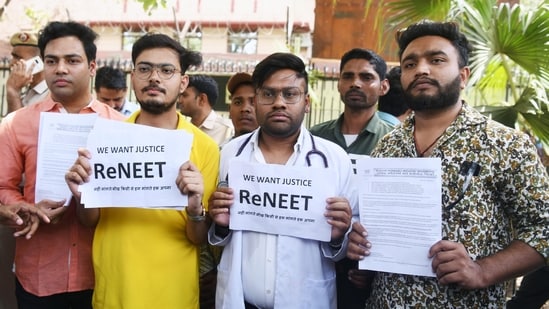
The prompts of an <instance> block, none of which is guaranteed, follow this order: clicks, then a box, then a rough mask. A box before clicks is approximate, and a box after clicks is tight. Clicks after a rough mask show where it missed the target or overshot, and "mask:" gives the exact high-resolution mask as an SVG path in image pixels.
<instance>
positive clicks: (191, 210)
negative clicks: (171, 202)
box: [175, 161, 210, 245]
mask: <svg viewBox="0 0 549 309" xmlns="http://www.w3.org/2000/svg"><path fill="white" fill-rule="evenodd" d="M175 183H176V185H177V187H178V188H179V191H181V193H182V194H185V195H187V196H188V202H189V205H187V208H186V209H185V211H186V214H187V219H188V220H187V226H186V233H187V237H188V238H189V240H190V241H191V242H192V243H194V244H195V245H202V244H204V243H205V242H206V237H207V233H208V227H209V224H210V221H209V220H207V219H206V217H205V216H203V214H204V211H205V209H204V205H203V204H202V196H203V194H204V180H203V177H202V174H201V173H200V171H199V170H198V168H197V167H196V166H195V165H194V164H193V163H191V162H190V161H187V162H185V163H183V165H181V167H180V168H179V175H178V176H177V179H176V180H175Z"/></svg>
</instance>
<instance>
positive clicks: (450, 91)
mask: <svg viewBox="0 0 549 309" xmlns="http://www.w3.org/2000/svg"><path fill="white" fill-rule="evenodd" d="M430 81H431V82H432V84H433V85H435V86H436V87H437V89H438V93H436V94H434V95H425V94H419V95H415V96H414V95H413V94H412V87H413V86H414V83H411V84H410V85H409V86H408V88H406V91H404V97H405V99H406V103H407V104H408V107H409V108H410V109H411V110H413V111H425V110H440V109H444V108H446V107H449V106H452V105H454V104H456V103H457V102H458V100H459V95H460V92H461V78H460V76H459V75H458V76H456V78H455V79H454V80H453V81H451V82H450V83H449V84H447V85H445V86H444V87H443V86H441V85H440V83H439V82H438V81H436V80H433V79H430Z"/></svg>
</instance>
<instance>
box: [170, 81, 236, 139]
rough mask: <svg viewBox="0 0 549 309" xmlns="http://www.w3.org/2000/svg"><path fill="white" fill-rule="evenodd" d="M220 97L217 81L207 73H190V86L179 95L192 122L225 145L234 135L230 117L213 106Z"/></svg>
mask: <svg viewBox="0 0 549 309" xmlns="http://www.w3.org/2000/svg"><path fill="white" fill-rule="evenodd" d="M218 97H219V89H218V87H217V82H216V81H215V80H214V79H213V78H211V77H210V76H207V75H190V76H189V86H188V87H187V89H185V91H184V92H183V93H182V94H181V96H180V97H179V107H180V109H181V113H182V114H183V115H185V116H188V117H191V122H192V124H194V125H195V126H197V127H198V128H200V130H202V131H204V132H205V133H206V134H208V135H209V136H210V137H211V138H213V139H214V140H215V141H216V142H217V144H218V145H223V144H224V143H225V142H226V141H228V140H229V139H231V138H232V137H233V135H234V128H233V124H232V122H231V120H230V119H227V118H223V117H222V116H220V115H218V114H217V113H216V112H215V111H214V110H213V107H214V105H215V103H216V102H217V98H218Z"/></svg>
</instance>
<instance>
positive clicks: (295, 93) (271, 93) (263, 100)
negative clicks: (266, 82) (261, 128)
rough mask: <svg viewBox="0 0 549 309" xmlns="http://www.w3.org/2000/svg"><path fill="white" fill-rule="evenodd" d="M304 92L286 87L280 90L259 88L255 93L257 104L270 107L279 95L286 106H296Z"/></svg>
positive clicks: (296, 88)
mask: <svg viewBox="0 0 549 309" xmlns="http://www.w3.org/2000/svg"><path fill="white" fill-rule="evenodd" d="M303 94H304V92H303V91H301V89H299V87H286V88H282V89H274V88H266V87H264V88H259V89H257V91H256V95H257V103H258V104H261V105H271V104H273V103H274V102H275V100H276V98H278V96H279V95H282V100H283V101H284V103H286V104H296V103H298V102H299V101H301V97H302V96H303Z"/></svg>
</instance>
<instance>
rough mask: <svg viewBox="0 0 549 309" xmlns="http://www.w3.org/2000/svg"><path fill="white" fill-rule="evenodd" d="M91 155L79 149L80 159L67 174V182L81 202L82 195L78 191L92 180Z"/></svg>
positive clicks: (85, 150)
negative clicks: (79, 187)
mask: <svg viewBox="0 0 549 309" xmlns="http://www.w3.org/2000/svg"><path fill="white" fill-rule="evenodd" d="M90 159H91V153H90V152H89V151H88V150H87V149H84V148H79V149H78V158H77V159H76V161H75V162H74V164H73V165H72V166H71V167H70V168H69V171H68V172H67V173H65V182H66V183H67V185H68V186H69V189H70V190H71V193H72V195H73V196H74V197H75V198H76V199H77V200H78V201H79V200H80V195H81V193H80V192H79V191H78V186H79V185H81V184H84V183H86V182H88V181H89V180H90V175H91V173H92V169H91V165H90Z"/></svg>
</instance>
